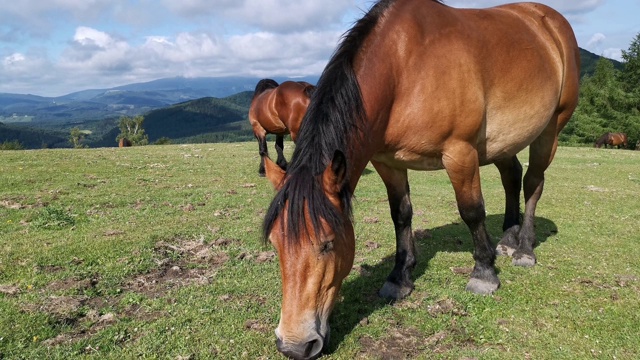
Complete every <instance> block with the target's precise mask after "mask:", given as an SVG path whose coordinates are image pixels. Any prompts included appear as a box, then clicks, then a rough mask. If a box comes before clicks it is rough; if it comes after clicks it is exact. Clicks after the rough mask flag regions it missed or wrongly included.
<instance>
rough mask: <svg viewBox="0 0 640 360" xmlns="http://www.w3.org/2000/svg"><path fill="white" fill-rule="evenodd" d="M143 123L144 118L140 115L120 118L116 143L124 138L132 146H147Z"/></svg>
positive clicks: (147, 139)
mask: <svg viewBox="0 0 640 360" xmlns="http://www.w3.org/2000/svg"><path fill="white" fill-rule="evenodd" d="M143 123H144V116H142V115H138V116H135V117H129V116H123V117H121V118H120V120H119V122H118V127H119V128H120V134H118V136H117V137H116V142H119V141H120V139H122V138H126V139H129V141H131V144H133V145H134V146H140V145H148V144H149V136H148V135H147V134H145V133H144V128H143V127H142V125H143Z"/></svg>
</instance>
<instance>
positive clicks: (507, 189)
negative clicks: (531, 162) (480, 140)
mask: <svg viewBox="0 0 640 360" xmlns="http://www.w3.org/2000/svg"><path fill="white" fill-rule="evenodd" d="M496 167H497V168H498V170H499V171H500V178H501V180H502V186H503V188H504V193H505V210H504V222H503V224H502V231H504V235H503V237H502V239H501V240H500V242H499V243H498V246H497V251H498V254H500V255H509V256H511V255H512V254H513V252H514V251H515V249H517V248H518V247H519V240H518V232H519V231H520V191H521V190H522V165H520V161H518V158H517V157H516V156H513V157H512V158H510V159H506V160H503V161H499V162H496Z"/></svg>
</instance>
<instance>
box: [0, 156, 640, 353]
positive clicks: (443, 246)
mask: <svg viewBox="0 0 640 360" xmlns="http://www.w3.org/2000/svg"><path fill="white" fill-rule="evenodd" d="M270 146H271V144H270ZM285 147H287V148H288V149H289V150H290V148H291V144H290V143H287V144H286V145H285ZM289 153H290V152H289ZM520 159H521V161H522V162H523V163H526V162H527V159H526V157H522V156H521V157H520ZM258 160H259V159H258V156H257V145H256V144H255V143H240V144H203V145H186V146H146V147H134V148H124V149H114V148H110V149H81V150H36V151H2V152H0V359H84V358H87V359H133V358H143V359H211V358H219V359H245V358H246V359H256V358H260V359H278V358H280V355H279V354H278V353H277V351H276V348H275V344H274V340H275V336H274V334H273V330H274V329H275V327H276V326H277V322H278V316H279V311H280V275H279V269H278V261H277V257H276V254H274V253H273V249H272V248H271V246H270V245H265V244H264V243H262V240H261V239H260V231H261V224H262V217H263V214H264V211H265V209H266V208H267V206H268V204H269V202H270V200H271V198H272V197H273V194H274V193H273V190H272V188H271V186H270V185H269V183H268V182H267V181H266V180H265V179H263V178H259V177H258V176H257V167H258ZM525 169H526V166H525ZM482 178H483V182H482V186H483V192H484V196H485V202H486V204H487V214H488V216H487V224H488V228H489V231H490V233H491V234H492V236H493V237H494V239H495V240H496V241H497V239H498V238H499V236H500V233H501V224H502V215H501V212H502V211H503V210H502V207H503V203H504V195H503V192H502V187H501V184H500V180H499V175H498V172H497V170H496V169H495V167H485V168H483V169H482ZM410 182H411V189H412V199H413V204H414V221H413V224H414V230H415V231H416V236H417V239H418V243H419V245H418V248H419V264H418V266H417V268H416V270H415V272H414V278H415V285H416V289H415V291H414V292H413V293H412V294H411V295H410V296H409V297H408V298H407V299H406V300H403V301H400V302H397V303H394V304H389V303H387V302H385V301H383V300H381V299H379V298H378V297H377V296H376V291H377V290H378V288H379V287H380V286H381V285H382V283H383V282H384V279H385V277H386V275H387V274H388V273H389V271H390V270H391V267H392V261H393V260H392V259H393V254H394V251H395V249H394V238H393V225H392V223H391V220H390V218H389V215H388V212H389V210H388V205H387V202H386V192H385V190H384V186H383V185H382V182H381V180H380V179H379V177H378V176H377V175H376V174H375V172H373V171H372V170H371V168H368V169H367V171H366V172H365V174H364V176H363V177H362V179H361V180H360V184H359V186H358V188H357V190H356V200H355V202H354V204H355V207H354V213H355V222H356V236H357V251H356V261H355V264H354V269H353V271H352V272H351V274H350V275H349V277H348V278H347V279H346V280H345V283H344V286H343V289H342V293H341V296H340V299H339V302H338V304H337V305H336V308H335V310H334V313H333V315H332V318H331V324H332V336H331V341H330V343H329V354H328V355H326V356H325V358H327V359H402V358H407V359H413V358H416V359H590V358H594V359H637V358H640V340H638V339H640V311H639V309H640V264H639V261H640V197H639V196H638V194H639V193H640V152H634V151H624V150H604V149H592V148H560V149H559V150H558V153H557V156H556V160H555V161H554V163H553V164H552V165H551V168H550V169H549V170H548V171H547V182H546V186H545V192H544V194H543V197H542V200H541V201H540V203H539V206H538V211H537V214H536V215H537V218H536V233H537V236H538V242H539V245H538V247H537V248H536V254H537V257H538V265H537V266H536V267H535V268H532V269H523V268H516V267H513V266H512V265H511V262H510V259H507V258H499V259H498V261H497V267H498V270H499V276H500V278H501V281H502V286H501V288H500V289H499V290H498V291H497V292H496V293H495V294H494V295H493V296H476V295H473V294H470V293H467V292H465V291H464V287H465V284H466V282H467V280H468V273H469V271H470V270H471V267H472V266H473V260H472V258H471V249H472V244H471V236H470V235H469V232H468V230H467V228H466V226H465V225H464V224H463V223H461V220H460V218H459V215H458V213H457V210H456V205H455V201H454V196H453V191H452V188H451V185H450V184H449V182H448V179H447V177H446V174H445V173H444V172H412V173H410Z"/></svg>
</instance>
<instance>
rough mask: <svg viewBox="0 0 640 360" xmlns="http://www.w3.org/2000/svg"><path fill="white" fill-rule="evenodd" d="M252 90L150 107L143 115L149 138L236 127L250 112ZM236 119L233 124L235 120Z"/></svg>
mask: <svg viewBox="0 0 640 360" xmlns="http://www.w3.org/2000/svg"><path fill="white" fill-rule="evenodd" d="M252 96H253V92H251V91H245V92H242V93H239V94H236V95H232V96H230V97H226V98H223V99H218V98H213V97H206V98H202V99H198V100H192V101H188V102H184V103H180V104H176V105H173V106H170V107H168V108H164V109H158V110H153V111H151V112H149V113H147V114H146V115H145V117H144V118H145V120H144V128H145V132H146V133H147V134H148V135H149V141H150V142H154V141H156V140H158V139H159V138H162V137H168V138H170V139H179V138H186V137H192V136H196V135H201V134H205V133H212V132H220V131H229V130H239V129H240V127H241V124H237V123H238V122H244V120H246V118H247V113H248V112H249V106H250V104H251V97H252ZM234 123H235V124H234Z"/></svg>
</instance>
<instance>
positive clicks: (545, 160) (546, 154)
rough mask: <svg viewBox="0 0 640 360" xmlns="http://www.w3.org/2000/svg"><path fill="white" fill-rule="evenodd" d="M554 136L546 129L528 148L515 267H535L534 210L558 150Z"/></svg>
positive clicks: (514, 258)
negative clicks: (523, 205)
mask: <svg viewBox="0 0 640 360" xmlns="http://www.w3.org/2000/svg"><path fill="white" fill-rule="evenodd" d="M552 123H553V124H554V122H552ZM556 134H557V131H556V128H555V126H549V127H547V129H545V130H544V132H543V133H542V134H541V135H540V136H539V137H538V138H537V139H536V140H535V141H534V142H533V143H532V144H531V146H530V147H529V168H528V169H527V173H526V174H525V176H524V199H525V210H524V219H523V221H522V226H521V229H520V233H519V236H518V238H519V240H520V242H519V246H518V248H517V249H516V251H515V252H514V253H513V254H512V256H513V264H514V265H518V266H534V265H535V264H536V256H535V254H534V253H533V248H534V246H535V245H536V234H535V231H534V219H535V214H536V206H537V204H538V200H540V197H541V196H542V190H543V188H544V172H545V171H546V170H547V168H548V167H549V164H551V160H553V157H554V156H555V153H556V149H557V147H558V138H557V136H556Z"/></svg>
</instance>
